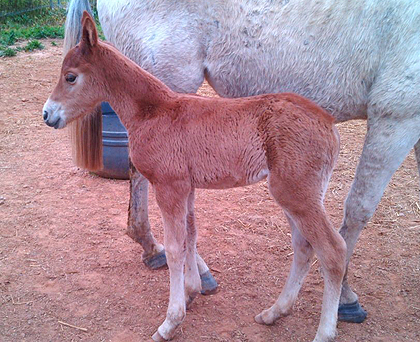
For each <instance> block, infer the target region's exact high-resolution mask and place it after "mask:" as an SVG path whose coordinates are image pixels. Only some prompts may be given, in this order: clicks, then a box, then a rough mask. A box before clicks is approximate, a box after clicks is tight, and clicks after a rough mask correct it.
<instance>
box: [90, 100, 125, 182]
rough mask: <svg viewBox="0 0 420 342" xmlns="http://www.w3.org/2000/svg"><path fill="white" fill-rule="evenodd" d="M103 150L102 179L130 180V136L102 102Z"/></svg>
mask: <svg viewBox="0 0 420 342" xmlns="http://www.w3.org/2000/svg"><path fill="white" fill-rule="evenodd" d="M101 107H102V148H103V163H104V168H103V169H102V170H101V171H98V172H96V174H98V175H99V176H101V177H106V178H116V179H128V178H129V176H128V168H129V165H128V134H127V131H126V129H125V127H124V126H123V124H122V123H121V121H120V119H119V118H118V116H117V114H116V113H115V112H114V110H113V109H112V107H111V106H110V105H109V103H107V102H102V105H101Z"/></svg>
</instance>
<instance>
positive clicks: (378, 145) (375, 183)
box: [338, 116, 420, 323]
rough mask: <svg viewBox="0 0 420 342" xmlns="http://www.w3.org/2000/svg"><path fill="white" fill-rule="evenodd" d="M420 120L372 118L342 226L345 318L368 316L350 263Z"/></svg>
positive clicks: (355, 319)
mask: <svg viewBox="0 0 420 342" xmlns="http://www.w3.org/2000/svg"><path fill="white" fill-rule="evenodd" d="M417 121H418V120H416V119H405V120H403V119H401V118H392V117H389V116H387V117H381V118H375V119H374V120H369V121H368V132H367V135H366V140H365V144H364V147H363V152H362V156H361V159H360V162H359V165H358V167H357V170H356V175H355V178H354V181H353V184H352V186H351V189H350V192H349V194H348V196H347V199H346V202H345V209H344V210H345V211H344V219H343V223H342V225H341V229H340V234H341V235H342V236H343V238H344V240H345V241H346V243H347V258H346V265H347V269H346V274H345V276H344V280H343V285H342V290H341V298H340V307H339V311H338V317H339V320H341V321H346V322H355V323H360V322H363V321H364V319H365V318H366V315H367V314H366V312H365V311H364V310H363V309H362V308H361V306H360V304H359V302H358V297H357V295H356V294H355V293H354V292H353V291H352V289H351V287H350V285H349V282H348V278H347V274H348V264H349V261H350V258H351V255H352V254H353V250H354V247H355V245H356V242H357V239H358V237H359V235H360V232H361V231H362V229H363V227H364V226H365V225H366V223H367V222H368V221H369V219H370V218H371V216H372V215H373V213H374V211H375V209H376V207H377V205H378V203H379V201H380V199H381V197H382V194H383V192H384V190H385V188H386V186H387V184H388V183H389V180H390V179H391V176H392V175H393V174H394V172H395V171H396V170H397V168H398V167H399V166H400V165H401V163H402V162H403V160H404V159H405V157H406V156H407V154H408V153H409V151H410V149H411V148H412V147H413V146H414V144H415V143H416V142H417V141H418V139H419V133H420V132H419V129H420V127H419V123H418V122H417Z"/></svg>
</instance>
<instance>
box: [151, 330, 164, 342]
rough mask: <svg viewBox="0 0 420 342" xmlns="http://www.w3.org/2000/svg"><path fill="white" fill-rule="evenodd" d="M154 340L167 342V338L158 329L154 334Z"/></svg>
mask: <svg viewBox="0 0 420 342" xmlns="http://www.w3.org/2000/svg"><path fill="white" fill-rule="evenodd" d="M152 339H153V341H155V342H166V341H167V340H165V339H164V338H163V337H162V336H161V335H160V334H159V331H156V332H155V333H154V334H153V336H152Z"/></svg>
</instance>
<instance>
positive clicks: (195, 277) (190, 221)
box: [185, 190, 201, 306]
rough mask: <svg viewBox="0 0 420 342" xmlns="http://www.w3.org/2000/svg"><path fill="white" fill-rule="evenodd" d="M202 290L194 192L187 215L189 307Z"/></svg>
mask: <svg viewBox="0 0 420 342" xmlns="http://www.w3.org/2000/svg"><path fill="white" fill-rule="evenodd" d="M200 290H201V281H200V275H199V273H198V267H197V229H196V228H195V224H194V190H192V191H191V193H190V195H189V196H188V213H187V257H186V263H185V298H186V300H187V306H188V305H189V304H191V302H192V301H193V300H194V298H195V297H196V296H197V294H198V293H199V292H200Z"/></svg>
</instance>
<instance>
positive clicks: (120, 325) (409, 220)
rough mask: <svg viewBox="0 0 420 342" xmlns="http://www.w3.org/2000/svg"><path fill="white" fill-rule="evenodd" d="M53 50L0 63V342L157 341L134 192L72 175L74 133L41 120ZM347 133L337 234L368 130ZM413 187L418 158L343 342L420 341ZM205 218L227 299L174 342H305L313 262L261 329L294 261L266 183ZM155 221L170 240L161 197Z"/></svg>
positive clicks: (360, 248) (153, 279)
mask: <svg viewBox="0 0 420 342" xmlns="http://www.w3.org/2000/svg"><path fill="white" fill-rule="evenodd" d="M57 42H58V45H59V46H57V47H53V46H52V45H51V43H50V41H45V42H44V45H46V47H47V48H46V49H45V50H43V51H41V52H34V53H30V54H23V53H22V54H19V55H18V56H17V57H14V58H9V59H0V341H2V342H3V341H4V342H16V341H40V342H44V341H54V342H64V341H95V342H96V341H112V342H132V341H150V336H151V335H152V334H153V332H154V331H155V329H156V328H157V327H158V325H159V324H160V323H161V322H162V320H163V318H164V315H165V312H166V305H167V300H168V290H169V286H168V285H169V279H168V271H167V270H160V271H154V272H152V271H149V270H148V269H146V268H145V266H144V265H143V264H142V262H141V261H140V258H141V253H142V250H141V247H140V246H139V245H137V244H136V243H135V242H133V241H132V240H131V239H130V238H128V237H127V236H126V235H125V227H126V220H127V205H128V182H127V181H116V180H108V179H102V178H99V177H97V176H95V175H92V174H90V173H88V172H85V171H82V170H79V169H77V168H76V167H74V166H73V165H72V163H71V159H70V149H69V144H68V139H67V135H66V131H65V130H64V131H57V130H53V129H51V128H49V127H47V126H46V125H45V124H44V123H43V122H42V119H41V109H42V105H43V103H44V101H45V100H46V98H47V96H48V94H49V93H50V91H51V90H52V88H53V86H54V84H55V81H56V77H57V76H58V72H59V65H60V61H61V41H57ZM203 91H204V92H205V93H206V94H211V89H209V88H204V89H203ZM339 129H340V133H341V138H342V151H341V155H340V159H339V163H338V165H337V167H336V170H335V173H334V175H333V180H332V183H331V185H330V187H329V190H328V194H327V199H326V205H327V210H328V212H329V214H330V215H331V219H332V221H333V223H334V224H335V226H336V227H339V225H340V222H341V219H342V209H343V201H344V198H345V195H346V194H347V192H348V190H349V187H350V184H351V180H352V177H353V174H354V170H355V167H356V162H357V159H358V156H359V154H360V151H361V146H362V145H361V144H362V139H363V135H364V132H365V129H366V126H365V123H364V122H352V123H346V124H341V125H339ZM418 184H419V179H418V176H417V169H416V164H415V160H414V156H413V154H410V156H409V157H408V159H407V160H406V161H405V163H404V164H403V166H402V167H401V168H400V170H399V171H398V172H397V173H396V175H395V176H394V177H393V179H392V182H391V184H390V186H388V189H387V191H386V193H385V196H384V198H383V199H382V201H381V203H380V205H379V207H378V210H377V212H376V214H375V215H374V217H373V219H372V220H371V222H370V223H369V225H368V226H367V228H366V229H365V231H364V232H363V234H362V236H361V238H360V240H359V243H358V245H357V249H356V252H355V255H354V258H353V260H352V264H351V267H352V270H351V275H350V280H351V282H352V283H353V284H354V287H355V289H356V290H357V292H358V294H359V296H360V299H361V302H362V304H363V306H364V307H365V308H366V309H367V311H368V312H369V316H368V319H367V321H366V322H365V323H363V324H360V325H354V324H345V323H339V324H338V334H339V335H338V339H337V341H347V342H350V341H352V342H353V341H387V342H388V341H420V281H419V275H420V258H419V257H420V248H419V242H420V234H419V233H420V208H419V186H418ZM196 208H197V209H196V213H197V221H198V222H197V223H198V226H199V227H200V228H199V235H200V236H199V250H200V252H201V255H203V257H204V258H205V259H206V261H207V262H208V264H209V266H210V267H211V268H212V270H213V274H214V275H215V277H216V278H217V280H218V282H219V283H220V291H219V292H218V293H217V294H216V295H213V296H210V297H204V296H200V297H199V298H197V299H196V301H195V303H194V304H193V305H192V308H191V310H189V311H188V313H187V318H186V320H185V322H184V324H183V325H182V327H181V328H180V329H179V331H178V333H177V335H176V338H175V341H194V342H196V341H197V342H198V341H200V342H201V341H203V342H205V341H251V342H254V341H256V342H259V341H310V340H311V339H312V338H313V337H314V336H315V332H316V328H317V325H318V321H319V316H320V306H321V298H322V287H323V283H322V278H321V276H320V272H319V269H318V264H315V265H314V266H313V267H312V269H311V272H310V274H309V276H308V278H307V281H306V283H305V285H304V287H303V289H302V292H301V294H300V296H299V299H298V302H297V304H296V306H295V310H294V312H293V314H292V315H290V316H289V317H286V318H284V319H282V320H280V321H279V322H277V323H276V324H275V325H274V326H270V327H266V326H261V325H258V324H256V323H255V322H254V320H253V317H254V315H255V314H257V313H258V312H259V311H261V310H262V309H264V308H266V307H268V306H269V305H271V304H272V302H273V301H274V300H275V298H276V297H277V296H278V294H279V293H280V290H281V287H282V285H283V283H284V281H285V279H286V276H287V272H288V269H289V266H290V262H291V247H290V234H289V228H288V226H287V224H286V220H285V218H284V216H283V214H282V213H281V212H280V210H279V209H278V207H277V206H276V205H275V204H274V203H273V201H272V199H271V198H270V197H269V195H268V191H267V186H266V183H260V184H257V185H255V186H250V187H246V188H241V189H234V190H228V191H198V194H197V203H196ZM150 216H151V223H152V224H153V227H154V231H155V233H156V235H157V237H158V238H159V240H160V241H162V226H161V221H160V216H159V212H158V209H157V207H156V204H155V201H154V198H153V192H152V193H151V207H150ZM60 322H64V323H68V324H71V325H74V326H76V327H79V328H84V329H86V331H83V330H80V329H78V328H74V327H69V326H66V325H64V324H62V323H60Z"/></svg>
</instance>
